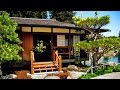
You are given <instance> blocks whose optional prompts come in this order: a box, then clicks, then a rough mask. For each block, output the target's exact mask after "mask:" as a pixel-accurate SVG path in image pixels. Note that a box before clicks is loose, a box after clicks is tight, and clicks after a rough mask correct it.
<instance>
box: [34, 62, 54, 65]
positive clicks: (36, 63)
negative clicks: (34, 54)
mask: <svg viewBox="0 0 120 90" xmlns="http://www.w3.org/2000/svg"><path fill="white" fill-rule="evenodd" d="M38 64H53V62H34V63H33V65H38Z"/></svg>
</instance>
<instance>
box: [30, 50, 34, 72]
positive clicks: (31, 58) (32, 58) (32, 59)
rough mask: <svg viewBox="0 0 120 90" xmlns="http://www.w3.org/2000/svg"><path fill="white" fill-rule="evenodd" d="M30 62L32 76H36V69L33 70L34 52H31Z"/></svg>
mask: <svg viewBox="0 0 120 90" xmlns="http://www.w3.org/2000/svg"><path fill="white" fill-rule="evenodd" d="M30 61H31V74H34V69H33V61H34V57H33V51H30Z"/></svg>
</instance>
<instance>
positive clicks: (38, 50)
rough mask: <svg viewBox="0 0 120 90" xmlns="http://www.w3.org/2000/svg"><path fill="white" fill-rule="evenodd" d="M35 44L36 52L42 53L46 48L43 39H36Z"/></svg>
mask: <svg viewBox="0 0 120 90" xmlns="http://www.w3.org/2000/svg"><path fill="white" fill-rule="evenodd" d="M37 42H38V43H37V46H36V47H35V51H36V52H38V53H42V52H44V51H45V49H46V46H43V41H42V40H41V41H37Z"/></svg>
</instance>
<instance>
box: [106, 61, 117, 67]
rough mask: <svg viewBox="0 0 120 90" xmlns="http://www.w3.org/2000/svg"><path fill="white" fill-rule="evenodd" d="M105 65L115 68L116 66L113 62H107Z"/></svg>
mask: <svg viewBox="0 0 120 90" xmlns="http://www.w3.org/2000/svg"><path fill="white" fill-rule="evenodd" d="M107 64H108V65H109V66H117V64H116V63H115V62H107Z"/></svg>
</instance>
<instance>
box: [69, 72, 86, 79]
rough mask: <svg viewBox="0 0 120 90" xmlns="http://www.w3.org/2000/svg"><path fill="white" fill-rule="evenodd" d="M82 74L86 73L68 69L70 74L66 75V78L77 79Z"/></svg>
mask: <svg viewBox="0 0 120 90" xmlns="http://www.w3.org/2000/svg"><path fill="white" fill-rule="evenodd" d="M83 74H86V73H84V72H76V71H70V75H69V76H68V77H67V79H78V78H79V77H80V76H81V75H83Z"/></svg>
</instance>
